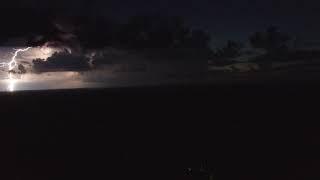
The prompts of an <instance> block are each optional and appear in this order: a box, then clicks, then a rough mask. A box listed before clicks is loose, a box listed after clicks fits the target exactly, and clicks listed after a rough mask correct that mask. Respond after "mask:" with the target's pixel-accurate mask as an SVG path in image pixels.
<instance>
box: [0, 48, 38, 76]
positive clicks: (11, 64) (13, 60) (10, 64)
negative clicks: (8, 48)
mask: <svg viewBox="0 0 320 180" xmlns="http://www.w3.org/2000/svg"><path fill="white" fill-rule="evenodd" d="M31 48H32V47H27V48H25V49H14V50H15V52H14V54H13V56H12V58H11V61H10V62H8V63H0V67H1V68H4V67H8V70H9V71H12V70H13V69H14V68H15V67H17V65H18V63H17V60H16V58H17V56H18V55H19V53H20V52H26V51H28V50H30V49H31Z"/></svg>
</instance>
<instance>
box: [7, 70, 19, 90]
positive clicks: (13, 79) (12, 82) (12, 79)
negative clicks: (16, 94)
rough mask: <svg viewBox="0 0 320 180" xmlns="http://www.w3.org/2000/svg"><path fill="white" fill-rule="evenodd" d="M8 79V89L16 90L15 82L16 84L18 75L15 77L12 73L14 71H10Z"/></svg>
mask: <svg viewBox="0 0 320 180" xmlns="http://www.w3.org/2000/svg"><path fill="white" fill-rule="evenodd" d="M7 81H8V88H7V90H8V91H9V92H13V91H15V84H16V82H17V79H16V77H14V76H13V75H12V73H9V78H8V80H7Z"/></svg>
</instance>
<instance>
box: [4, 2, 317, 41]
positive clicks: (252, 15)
mask: <svg viewBox="0 0 320 180" xmlns="http://www.w3.org/2000/svg"><path fill="white" fill-rule="evenodd" d="M8 2H13V1H8ZM9 4H10V3H9ZM18 4H21V6H22V7H37V8H40V9H43V8H57V9H68V11H69V12H70V13H71V14H72V13H76V12H77V13H81V14H82V13H84V14H85V15H88V14H90V13H99V14H101V15H107V16H111V17H113V18H120V19H123V18H126V17H127V16H130V15H134V14H139V13H152V12H155V13H161V14H169V15H182V16H184V17H185V18H186V19H187V21H188V22H189V23H190V24H192V26H194V27H202V28H205V29H207V30H208V31H210V33H212V34H213V36H214V39H215V41H216V42H218V43H219V42H222V41H225V40H226V39H233V40H245V39H246V38H247V36H248V35H249V34H250V33H252V32H255V31H258V30H263V29H265V28H266V27H268V26H270V25H276V26H279V27H280V28H281V29H282V30H283V31H286V32H290V33H292V34H294V35H298V36H300V37H302V38H304V39H320V33H318V32H320V23H318V19H319V18H318V17H320V2H318V0H109V1H107V0H67V1H66V0H55V1H53V0H52V1H49V0H19V3H18ZM10 6H12V4H11V5H10ZM13 6H16V4H14V5H13Z"/></svg>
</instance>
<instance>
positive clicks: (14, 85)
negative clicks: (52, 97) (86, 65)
mask: <svg viewBox="0 0 320 180" xmlns="http://www.w3.org/2000/svg"><path fill="white" fill-rule="evenodd" d="M0 78H1V79H0V91H6V92H15V91H27V90H54V89H77V88H98V87H101V86H102V83H96V82H95V83H93V82H85V81H83V80H82V79H81V78H80V76H79V74H78V73H75V72H57V73H45V74H25V75H19V74H13V73H9V74H7V73H5V74H2V76H1V75H0Z"/></svg>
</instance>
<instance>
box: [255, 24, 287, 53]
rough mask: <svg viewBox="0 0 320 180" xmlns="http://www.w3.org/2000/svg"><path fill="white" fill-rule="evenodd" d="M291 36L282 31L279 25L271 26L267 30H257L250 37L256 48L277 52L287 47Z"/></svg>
mask: <svg viewBox="0 0 320 180" xmlns="http://www.w3.org/2000/svg"><path fill="white" fill-rule="evenodd" d="M289 40H290V36H289V35H288V34H286V33H282V32H280V31H279V30H278V28H277V27H274V26H271V27H269V28H268V29H267V30H266V31H265V32H256V33H255V34H253V35H252V36H251V37H250V43H251V45H252V46H253V47H254V48H260V49H264V50H266V51H267V52H268V53H275V52H279V51H282V50H285V49H287V43H288V42H289Z"/></svg>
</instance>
